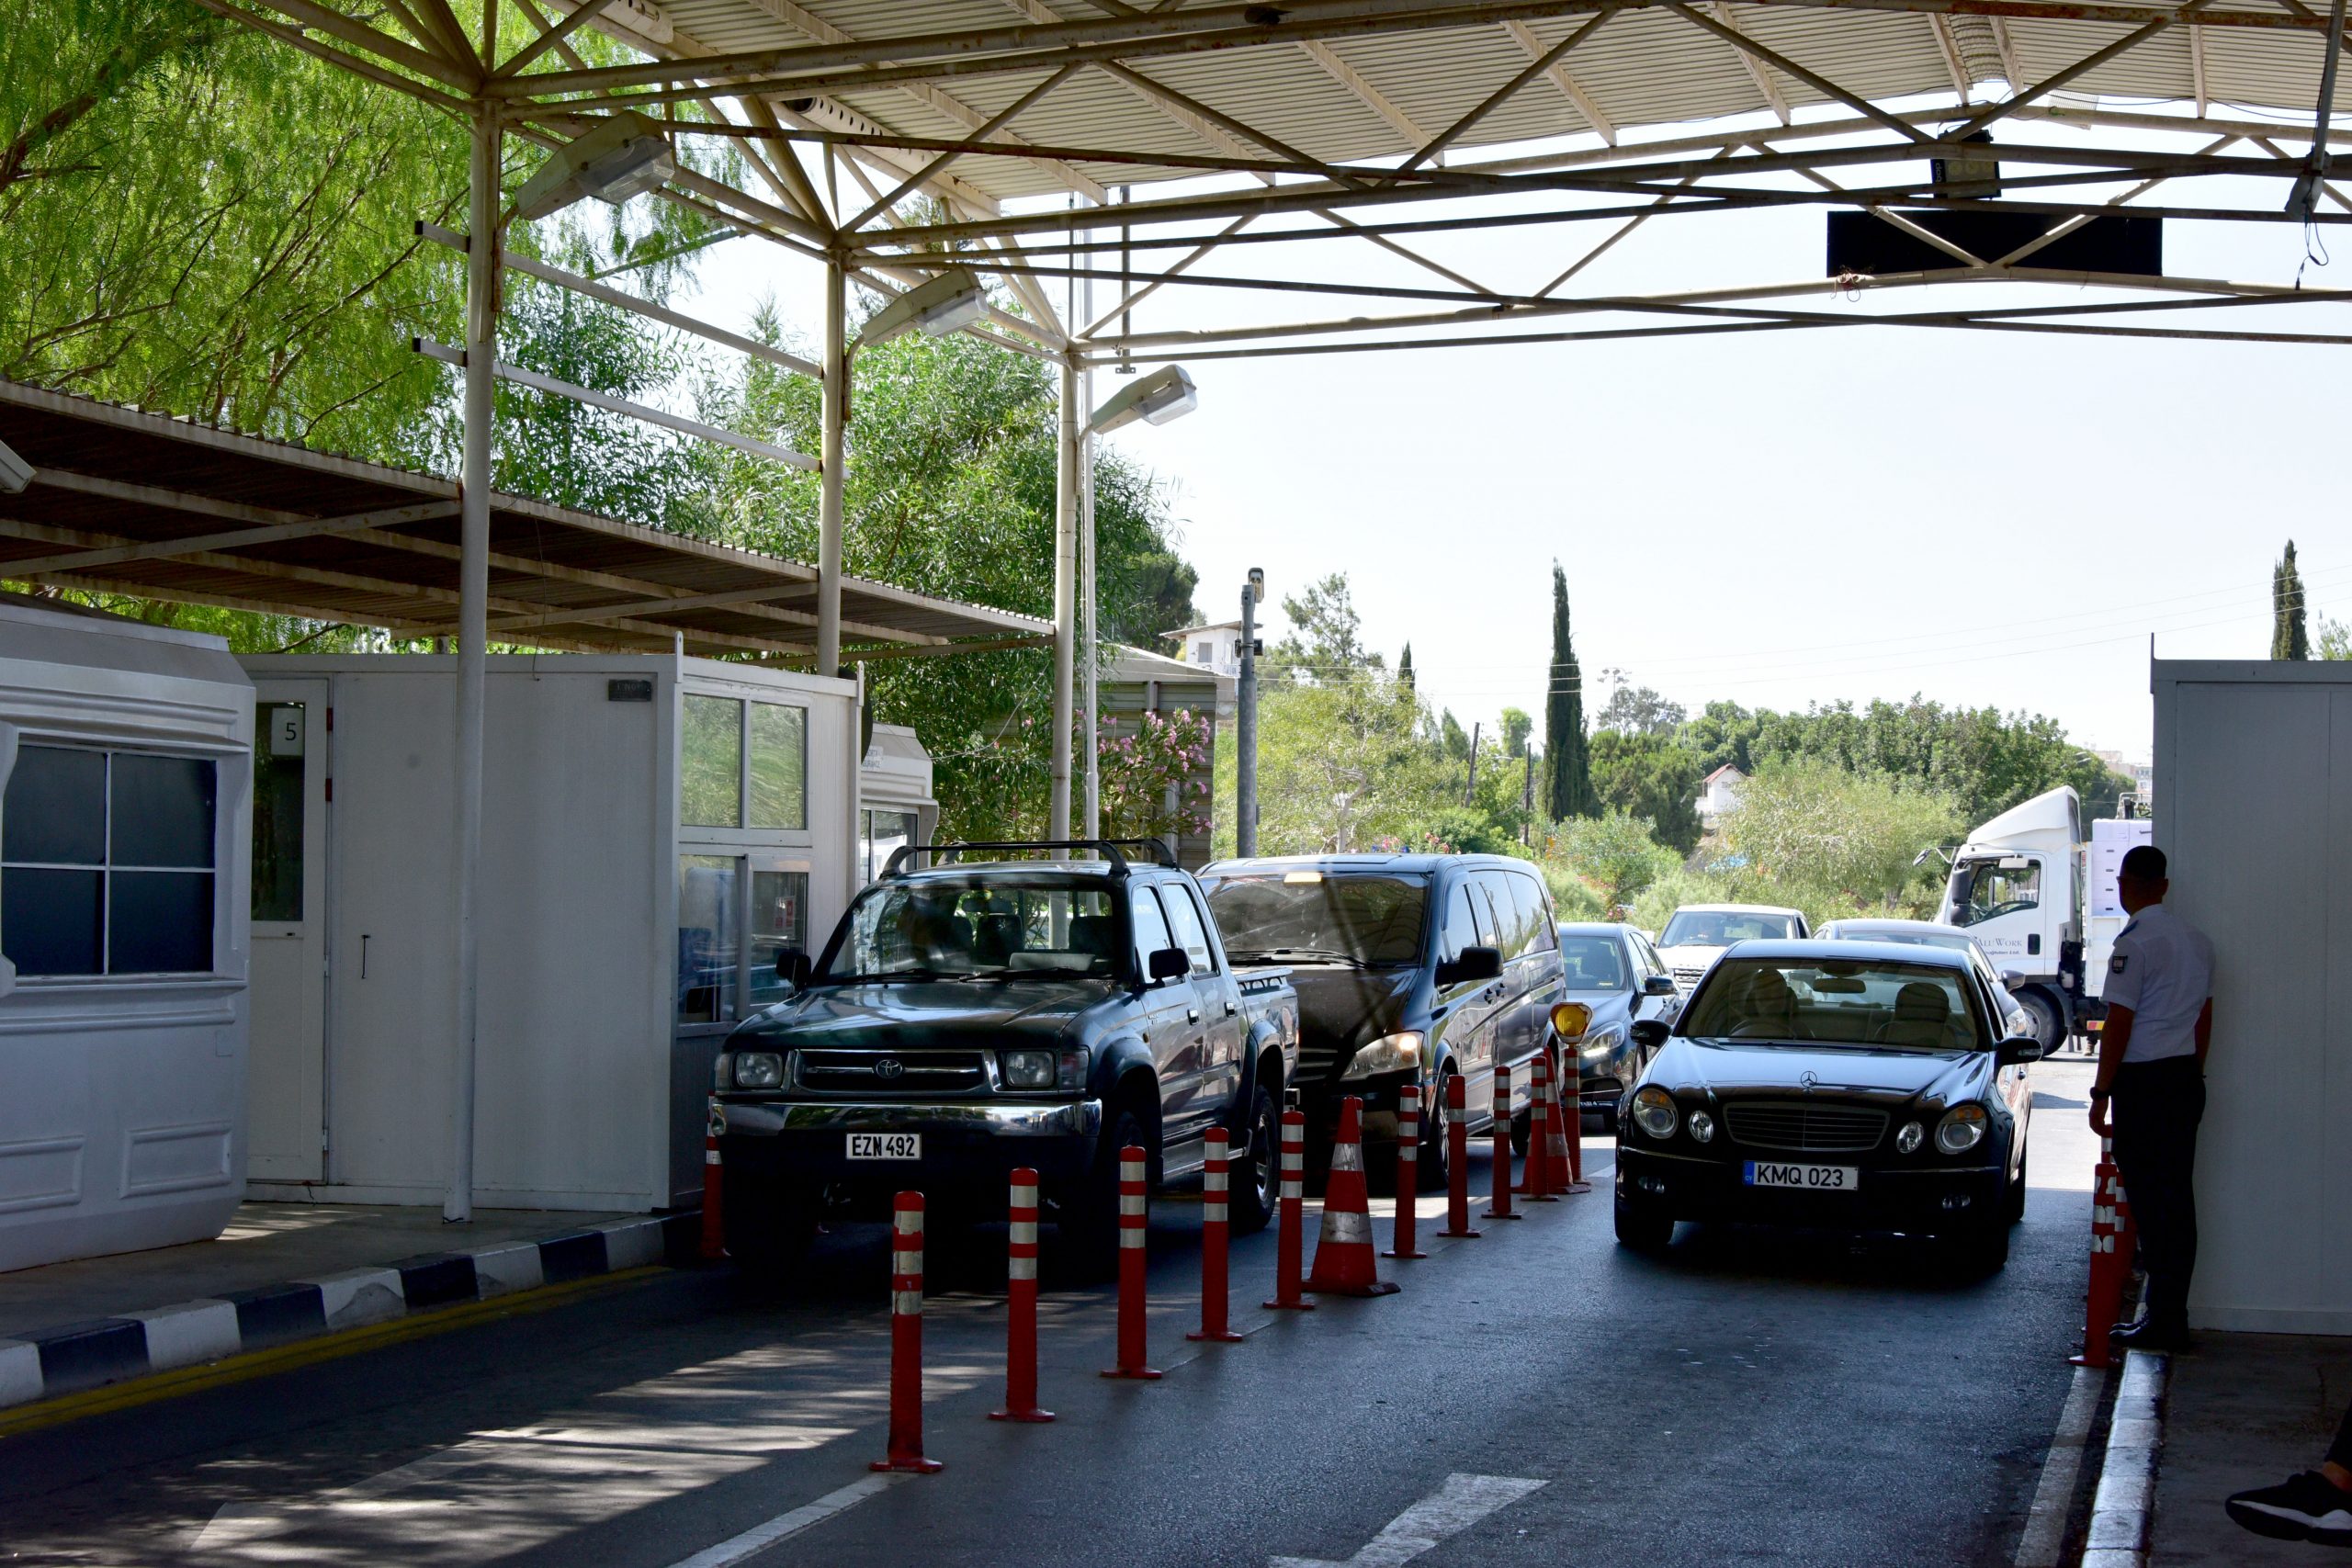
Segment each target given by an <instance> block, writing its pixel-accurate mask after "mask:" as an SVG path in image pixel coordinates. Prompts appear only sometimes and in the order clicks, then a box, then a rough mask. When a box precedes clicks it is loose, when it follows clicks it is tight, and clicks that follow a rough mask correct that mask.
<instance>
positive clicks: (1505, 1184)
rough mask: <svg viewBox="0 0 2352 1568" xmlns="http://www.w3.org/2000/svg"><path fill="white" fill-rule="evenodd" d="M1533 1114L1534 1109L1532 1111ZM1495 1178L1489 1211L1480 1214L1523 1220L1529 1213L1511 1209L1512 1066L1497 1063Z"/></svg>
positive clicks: (1492, 1217)
mask: <svg viewBox="0 0 2352 1568" xmlns="http://www.w3.org/2000/svg"><path fill="white" fill-rule="evenodd" d="M1530 1113H1531V1114H1532V1111H1531V1112H1530ZM1494 1174H1495V1179H1494V1187H1493V1190H1492V1191H1491V1192H1489V1193H1488V1194H1487V1212H1486V1213H1484V1214H1481V1215H1480V1216H1479V1218H1481V1219H1487V1220H1522V1219H1525V1218H1526V1217H1527V1216H1526V1215H1524V1214H1515V1213H1511V1207H1510V1068H1509V1067H1506V1066H1501V1065H1500V1064H1497V1066H1496V1067H1495V1173H1494Z"/></svg>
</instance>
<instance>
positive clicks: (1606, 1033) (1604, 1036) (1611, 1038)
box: [1577, 1023, 1625, 1062]
mask: <svg viewBox="0 0 2352 1568" xmlns="http://www.w3.org/2000/svg"><path fill="white" fill-rule="evenodd" d="M1624 1044H1625V1026H1624V1025H1623V1024H1622V1023H1612V1024H1611V1025H1610V1026H1609V1027H1608V1028H1606V1029H1604V1030H1602V1031H1600V1032H1599V1033H1598V1034H1590V1035H1587V1036H1586V1037H1585V1043H1584V1048H1583V1049H1582V1050H1580V1051H1578V1052H1577V1055H1579V1056H1581V1057H1583V1058H1584V1059H1585V1060H1586V1061H1588V1062H1598V1061H1600V1059H1601V1058H1602V1057H1604V1056H1606V1055H1610V1054H1611V1052H1614V1051H1618V1050H1622V1049H1623V1047H1624Z"/></svg>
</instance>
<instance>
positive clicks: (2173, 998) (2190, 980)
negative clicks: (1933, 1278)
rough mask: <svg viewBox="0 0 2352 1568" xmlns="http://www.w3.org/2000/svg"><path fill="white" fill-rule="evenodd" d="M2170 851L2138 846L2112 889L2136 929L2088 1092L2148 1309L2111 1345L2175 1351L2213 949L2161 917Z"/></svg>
mask: <svg viewBox="0 0 2352 1568" xmlns="http://www.w3.org/2000/svg"><path fill="white" fill-rule="evenodd" d="M2166 869H2167V868H2166V866H2165V853H2164V852H2163V851H2162V850H2160V849H2157V848H2156V847H2155V846H2154V844H2141V845H2138V846H2136V847H2135V848H2133V849H2132V850H2131V851H2130V852H2128V853H2126V854H2125V855H2124V857H2123V864H2122V866H2121V867H2120V874H2119V875H2118V877H2117V879H2116V891H2117V893H2118V895H2119V896H2120V898H2121V901H2122V904H2123V908H2124V909H2125V910H2126V911H2127V912H2128V913H2129V914H2130V915H2131V924H2129V925H2127V926H2125V927H2124V928H2123V934H2122V935H2120V936H2119V937H2117V938H2116V939H2115V953H2114V956H2113V957H2111V958H2109V960H2108V965H2107V984H2106V987H2105V992H2104V995H2105V999H2106V1002H2107V1023H2106V1026H2105V1028H2104V1030H2103V1031H2102V1032H2101V1033H2100V1036H2099V1048H2098V1077H2097V1081H2096V1082H2094V1084H2093V1085H2092V1087H2091V1130H2092V1131H2093V1132H2095V1133H2098V1134H2107V1133H2108V1130H2109V1106H2110V1105H2112V1107H2113V1111H2112V1115H2113V1125H2114V1132H2113V1137H2114V1139H2115V1163H2116V1166H2117V1168H2119V1169H2120V1171H2121V1173H2122V1176H2123V1193H2124V1196H2125V1198H2126V1199H2127V1200H2129V1201H2130V1202H2131V1217H2132V1219H2133V1221H2134V1222H2135V1223H2136V1224H2138V1226H2139V1227H2140V1255H2141V1258H2142V1260H2143V1262H2144V1263H2145V1264H2146V1265H2147V1270H2148V1310H2147V1312H2146V1314H2144V1315H2143V1317H2141V1318H2140V1320H2139V1321H2138V1322H2136V1323H2130V1324H2118V1325H2116V1329H2115V1342H2116V1343H2117V1344H2119V1345H2130V1346H2136V1347H2138V1348H2141V1349H2143V1350H2171V1349H2178V1348H2180V1347H2181V1346H2182V1344H2183V1343H2184V1342H2185V1341H2186V1340H2187V1338H2188V1280H2189V1276H2190V1274H2191V1273H2192V1272H2194V1271H2195V1269H2196V1268H2197V1195H2196V1192H2195V1190H2193V1188H2192V1185H2191V1177H2192V1175H2193V1173H2194V1171H2195V1169H2196V1165H2197V1124H2198V1122H2200V1121H2201V1120H2203V1118H2204V1115H2205V1052H2206V1048H2207V1047H2208V1046H2210V1045H2211V1043H2212V1039H2213V944H2212V943H2211V942H2210V941H2208V940H2207V939H2206V936H2205V933H2204V932H2203V931H2199V930H2198V929H2197V928H2196V927H2194V926H2192V925H2190V924H2189V923H2188V921H2186V920H2184V919H2181V918H2180V917H2179V916H2177V915H2175V914H2174V913H2173V912H2172V911H2171V910H2170V909H2167V908H2165V902H2164V899H2165V888H2166V887H2167V886H2169V884H2168V883H2167V881H2166V879H2165V872H2166Z"/></svg>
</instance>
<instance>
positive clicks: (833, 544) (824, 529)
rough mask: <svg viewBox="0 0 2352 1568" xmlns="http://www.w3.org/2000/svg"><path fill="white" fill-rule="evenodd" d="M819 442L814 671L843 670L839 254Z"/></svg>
mask: <svg viewBox="0 0 2352 1568" xmlns="http://www.w3.org/2000/svg"><path fill="white" fill-rule="evenodd" d="M822 418H823V422H824V437H823V444H822V445H821V446H820V447H819V448H818V453H819V455H818V463H819V468H818V474H819V479H820V482H819V485H818V491H817V673H818V674H820V675H826V676H831V675H832V674H834V673H836V672H837V671H839V670H840V669H841V667H842V440H843V433H844V432H845V431H846V430H847V429H848V428H849V275H848V272H847V269H846V267H845V265H844V264H843V260H842V255H841V254H840V253H838V252H836V253H834V254H832V255H831V256H830V257H828V258H827V259H826V262H825V390H824V410H823V414H822Z"/></svg>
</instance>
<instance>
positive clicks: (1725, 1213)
mask: <svg viewBox="0 0 2352 1568" xmlns="http://www.w3.org/2000/svg"><path fill="white" fill-rule="evenodd" d="M1634 1035H1635V1037H1636V1039H1638V1040H1641V1041H1643V1042H1644V1043H1645V1044H1647V1045H1649V1046H1651V1047H1654V1048H1656V1050H1657V1055H1655V1056H1654V1057H1653V1058H1652V1059H1651V1061H1650V1064H1649V1066H1647V1067H1646V1068H1645V1070H1644V1071H1643V1073H1642V1075H1641V1077H1640V1079H1639V1081H1637V1082H1636V1083H1635V1084H1634V1087H1633V1089H1631V1090H1630V1091H1628V1093H1627V1094H1626V1096H1625V1100H1624V1101H1623V1108H1622V1113H1621V1117H1620V1123H1619V1132H1618V1152H1617V1176H1616V1185H1617V1239H1618V1241H1619V1242H1621V1243H1622V1244H1623V1245H1624V1246H1626V1247H1633V1248H1634V1249H1637V1250H1644V1251H1654V1250H1657V1249H1660V1248H1663V1247H1665V1246H1666V1245H1667V1244H1668V1242H1669V1241H1670V1240H1671V1239H1672V1238H1673V1235H1674V1226H1675V1224H1676V1222H1677V1221H1679V1220H1733V1221H1742V1222H1750V1223H1761V1224H1795V1225H1816V1226H1822V1227H1825V1228H1830V1229H1838V1230H1848V1231H1901V1232H1905V1233H1909V1234H1913V1235H1931V1236H1934V1237H1937V1238H1939V1240H1940V1241H1941V1242H1942V1243H1943V1244H1944V1245H1945V1246H1947V1247H1950V1248H1951V1251H1952V1253H1953V1255H1954V1257H1955V1260H1956V1261H1959V1262H1960V1263H1962V1265H1963V1266H1964V1267H1966V1268H1969V1269H1974V1270H1980V1271H1983V1272H1986V1273H1989V1272H1991V1271H1993V1270H1995V1269H1999V1268H2001V1267H2002V1266H2003V1265H2005V1264H2006V1263H2007V1261H2008V1249H2009V1226H2010V1224H2012V1223H2013V1222H2015V1221H2016V1220H2017V1219H2018V1217H2019V1216H2020V1215H2021V1214H2022V1213H2023V1212H2024V1205H2025V1180H2026V1128H2027V1122H2028V1119H2029V1117H2030V1114H2031V1106H2032V1092H2031V1090H2030V1088H2029V1087H2028V1084H2027V1082H2026V1066H2027V1064H2028V1063H2030V1062H2034V1061H2038V1060H2040V1059H2041V1043H2040V1042H2039V1041H2037V1040H2035V1039H2033V1038H2032V1037H2031V1036H2030V1035H2026V1034H2023V1033H2022V1032H2019V1026H2018V1025H2017V1024H2016V1022H2015V1020H2014V1017H2013V1015H2012V1012H2011V1010H2010V1008H2009V1006H2008V1005H2007V1002H2006V1000H2005V998H2003V996H2002V994H2001V992H2000V989H1999V982H1998V981H1997V980H1996V979H1995V978H1994V977H1993V976H1992V975H1991V973H1990V971H1989V970H1987V969H1985V965H1984V963H1983V961H1982V960H1981V959H1979V958H1975V957H1973V955H1971V954H1968V953H1953V952H1948V951H1944V950H1940V949H1936V948H1923V947H1915V946H1897V945H1895V944H1893V943H1881V942H1830V941H1820V940H1808V941H1801V942H1741V943H1738V944H1737V945H1736V946H1734V947H1733V948H1732V949H1731V950H1730V951H1728V952H1727V953H1724V956H1723V959H1722V960H1721V962H1719V963H1718V964H1716V965H1715V966H1714V968H1713V969H1712V970H1711V971H1709V972H1708V975H1707V976H1706V978H1705V979H1704V980H1702V982H1701V983H1700V985H1699V988H1698V990H1697V991H1696V992H1695V993H1694V994H1693V995H1692V997H1691V1001H1690V1004H1689V1006H1687V1007H1686V1008H1685V1009H1684V1010H1683V1012H1682V1016H1681V1018H1680V1019H1679V1020H1678V1021H1676V1022H1675V1024H1674V1025H1673V1026H1672V1028H1671V1029H1670V1030H1669V1029H1668V1026H1666V1025H1664V1024H1662V1023H1659V1022H1657V1021H1648V1020H1645V1021H1642V1022H1640V1023H1637V1024H1635V1025H1634Z"/></svg>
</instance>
